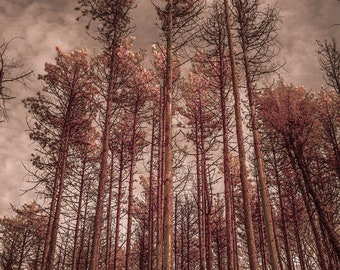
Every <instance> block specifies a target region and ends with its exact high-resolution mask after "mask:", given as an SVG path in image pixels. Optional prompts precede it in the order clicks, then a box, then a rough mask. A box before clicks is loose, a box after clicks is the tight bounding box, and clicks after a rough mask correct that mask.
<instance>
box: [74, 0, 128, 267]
mask: <svg viewBox="0 0 340 270" xmlns="http://www.w3.org/2000/svg"><path fill="white" fill-rule="evenodd" d="M133 3H134V1H133V0H128V1H126V0H114V1H109V0H104V1H96V0H80V1H79V7H78V8H77V9H78V10H80V11H81V16H86V17H88V18H89V24H88V27H89V26H90V24H91V22H94V21H95V23H96V25H97V30H98V31H97V36H96V39H97V40H98V41H99V42H101V44H102V46H103V48H104V56H105V58H104V59H105V62H104V63H106V65H107V67H106V69H104V74H102V75H103V77H104V78H105V81H104V82H105V83H104V88H105V89H102V90H103V93H104V100H105V102H104V115H103V116H104V117H103V121H102V126H103V130H102V138H101V147H102V152H101V155H100V160H101V161H100V172H99V183H98V192H97V203H96V215H95V220H94V232H93V241H92V252H91V261H90V270H96V269H98V262H99V248H100V236H101V229H102V223H103V221H102V220H103V219H102V216H103V208H104V197H105V184H106V182H107V178H108V153H109V138H110V126H111V125H110V122H111V119H112V110H113V105H114V94H115V93H117V91H118V86H117V82H119V79H118V76H117V75H118V72H117V67H118V62H119V55H118V50H119V47H120V45H121V44H122V43H123V42H124V40H125V39H126V37H127V35H128V34H129V33H130V26H129V23H130V17H129V12H130V10H131V9H132V7H133Z"/></svg>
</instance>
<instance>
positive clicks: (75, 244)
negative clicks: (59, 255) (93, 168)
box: [71, 157, 87, 270]
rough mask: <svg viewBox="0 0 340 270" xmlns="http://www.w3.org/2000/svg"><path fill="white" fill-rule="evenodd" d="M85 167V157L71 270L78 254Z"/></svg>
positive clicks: (74, 269) (75, 264)
mask: <svg viewBox="0 0 340 270" xmlns="http://www.w3.org/2000/svg"><path fill="white" fill-rule="evenodd" d="M86 165H87V160H86V157H85V158H84V160H83V161H82V169H81V176H80V177H81V182H80V187H79V199H78V207H77V220H76V226H75V230H74V239H73V252H72V267H71V270H76V267H77V254H78V246H79V245H78V235H79V226H80V218H81V210H82V201H83V193H84V184H85V168H86Z"/></svg>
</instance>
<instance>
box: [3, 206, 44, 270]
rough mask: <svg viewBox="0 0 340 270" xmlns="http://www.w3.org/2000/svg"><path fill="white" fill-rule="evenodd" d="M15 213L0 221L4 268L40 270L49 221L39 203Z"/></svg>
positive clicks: (15, 209)
mask: <svg viewBox="0 0 340 270" xmlns="http://www.w3.org/2000/svg"><path fill="white" fill-rule="evenodd" d="M13 211H14V213H15V216H14V217H4V218H2V219H0V241H1V242H0V243H1V244H0V250H1V251H0V266H1V268H2V269H6V270H10V269H38V266H39V265H40V260H41V258H42V251H43V241H44V235H45V231H46V227H47V218H46V217H45V216H43V209H42V208H41V207H40V206H39V205H38V204H37V203H36V202H33V203H31V204H25V205H23V206H22V207H20V208H13Z"/></svg>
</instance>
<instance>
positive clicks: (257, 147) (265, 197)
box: [239, 11, 280, 270]
mask: <svg viewBox="0 0 340 270" xmlns="http://www.w3.org/2000/svg"><path fill="white" fill-rule="evenodd" d="M241 12H242V11H241ZM241 12H239V22H240V32H241V43H242V44H241V46H242V52H243V61H244V68H245V74H246V82H247V92H248V101H249V109H250V119H251V127H252V132H253V140H254V152H255V160H256V168H257V173H258V177H259V184H260V192H261V202H262V208H263V215H264V225H265V229H266V236H267V242H268V246H269V253H270V262H271V267H272V269H273V270H279V269H280V265H279V258H278V251H277V248H276V246H277V245H276V241H275V236H274V224H273V217H272V210H271V205H270V199H269V192H268V184H267V178H266V175H265V169H264V163H263V155H262V150H261V139H260V134H259V130H258V129H259V128H258V120H257V116H256V109H255V101H254V89H253V85H252V80H251V74H250V63H249V55H248V47H247V41H246V32H245V25H244V18H243V17H242V14H241Z"/></svg>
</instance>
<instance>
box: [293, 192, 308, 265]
mask: <svg viewBox="0 0 340 270" xmlns="http://www.w3.org/2000/svg"><path fill="white" fill-rule="evenodd" d="M292 208H293V219H294V220H293V223H294V234H295V240H296V245H297V250H298V257H299V261H300V268H301V270H306V264H305V259H304V256H303V250H302V244H301V237H300V232H299V226H298V220H297V211H296V201H295V199H294V197H293V202H292Z"/></svg>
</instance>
